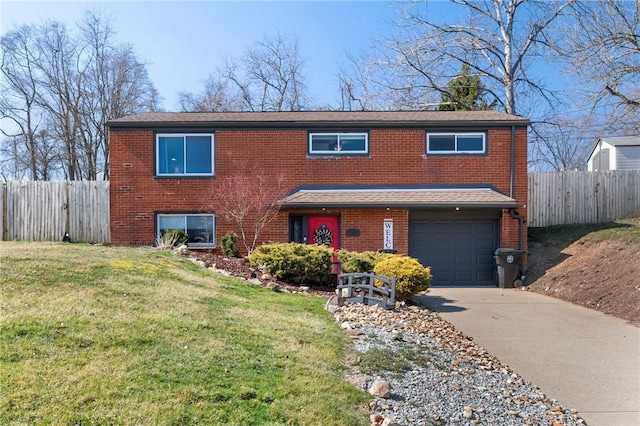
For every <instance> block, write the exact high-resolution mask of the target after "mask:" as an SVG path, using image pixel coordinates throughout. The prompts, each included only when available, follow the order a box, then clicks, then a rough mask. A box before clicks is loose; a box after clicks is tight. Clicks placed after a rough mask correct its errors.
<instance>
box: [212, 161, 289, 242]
mask: <svg viewBox="0 0 640 426" xmlns="http://www.w3.org/2000/svg"><path fill="white" fill-rule="evenodd" d="M234 170H235V173H233V174H231V175H229V176H227V177H222V178H220V179H217V180H216V182H215V183H214V184H213V185H212V190H211V194H212V196H213V199H215V200H216V209H215V210H216V212H217V213H219V214H220V215H221V216H222V217H223V218H224V219H225V220H227V221H229V222H231V223H233V224H234V225H236V226H237V227H238V231H239V234H240V239H241V241H242V244H243V245H244V248H245V250H246V252H247V254H251V252H252V251H253V249H254V248H255V247H256V244H257V243H258V237H259V236H260V233H261V232H262V230H263V229H264V227H265V226H267V225H268V224H269V223H271V222H272V221H273V220H274V219H275V218H276V216H277V215H278V213H279V212H280V208H281V205H282V204H281V199H282V197H283V196H284V195H285V187H284V181H285V180H284V176H282V175H278V176H276V177H275V178H274V177H273V175H272V174H268V175H267V174H265V173H264V172H263V170H264V169H263V168H261V167H260V165H259V164H254V165H249V164H248V163H246V162H245V163H239V164H236V165H235V166H234Z"/></svg>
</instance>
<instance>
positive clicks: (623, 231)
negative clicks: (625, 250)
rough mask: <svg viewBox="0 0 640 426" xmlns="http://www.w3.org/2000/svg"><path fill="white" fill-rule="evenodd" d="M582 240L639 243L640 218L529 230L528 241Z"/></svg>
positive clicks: (560, 241) (562, 241)
mask: <svg viewBox="0 0 640 426" xmlns="http://www.w3.org/2000/svg"><path fill="white" fill-rule="evenodd" d="M580 238H584V239H585V240H588V241H602V240H620V241H624V242H625V243H632V244H636V243H640V217H636V218H630V219H619V220H617V221H615V222H607V223H596V224H590V225H557V226H548V227H545V228H529V239H531V240H532V241H546V242H550V243H554V242H555V243H567V242H573V241H577V240H579V239H580Z"/></svg>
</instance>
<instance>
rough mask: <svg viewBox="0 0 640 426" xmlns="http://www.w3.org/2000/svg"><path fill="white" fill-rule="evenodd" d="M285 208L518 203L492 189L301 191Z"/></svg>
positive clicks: (286, 201)
mask: <svg viewBox="0 0 640 426" xmlns="http://www.w3.org/2000/svg"><path fill="white" fill-rule="evenodd" d="M282 205H283V207H286V208H295V209H303V208H323V207H324V208H346V207H351V208H371V207H402V208H421V207H422V208H426V207H430V208H433V207H453V208H455V207H466V208H468V207H483V208H489V207H491V208H516V207H518V203H517V202H516V200H514V199H513V198H511V197H508V196H506V195H504V194H501V193H500V192H498V191H496V190H494V189H492V188H480V187H478V188H454V187H449V188H391V187H380V188H365V189H352V188H345V189H341V188H329V189H309V188H303V189H298V190H296V191H294V192H293V193H291V194H289V195H287V196H286V197H284V199H283V200H282Z"/></svg>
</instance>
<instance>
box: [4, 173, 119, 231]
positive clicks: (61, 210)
mask: <svg viewBox="0 0 640 426" xmlns="http://www.w3.org/2000/svg"><path fill="white" fill-rule="evenodd" d="M0 196H1V197H0V199H1V200H2V209H1V211H2V212H1V213H0V216H1V219H2V220H1V222H0V223H2V225H1V231H2V240H4V241H62V237H63V236H64V233H65V232H68V233H69V236H70V237H71V240H72V241H82V242H87V243H108V242H110V231H109V182H107V181H70V182H51V181H49V182H44V181H39V182H32V181H8V182H5V183H4V184H2V185H1V187H0Z"/></svg>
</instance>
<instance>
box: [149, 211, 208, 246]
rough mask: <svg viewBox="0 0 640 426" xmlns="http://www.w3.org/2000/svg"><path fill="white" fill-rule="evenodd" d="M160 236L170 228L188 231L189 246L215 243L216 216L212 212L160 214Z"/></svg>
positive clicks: (158, 225)
mask: <svg viewBox="0 0 640 426" xmlns="http://www.w3.org/2000/svg"><path fill="white" fill-rule="evenodd" d="M157 218H158V219H157V221H158V223H157V230H158V237H162V236H163V235H164V234H165V233H166V232H168V231H170V230H174V229H177V230H180V231H184V232H186V234H187V235H188V237H189V240H188V241H187V245H189V246H194V247H198V246H203V247H204V246H214V245H215V217H214V215H212V214H165V213H163V214H158V216H157Z"/></svg>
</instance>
